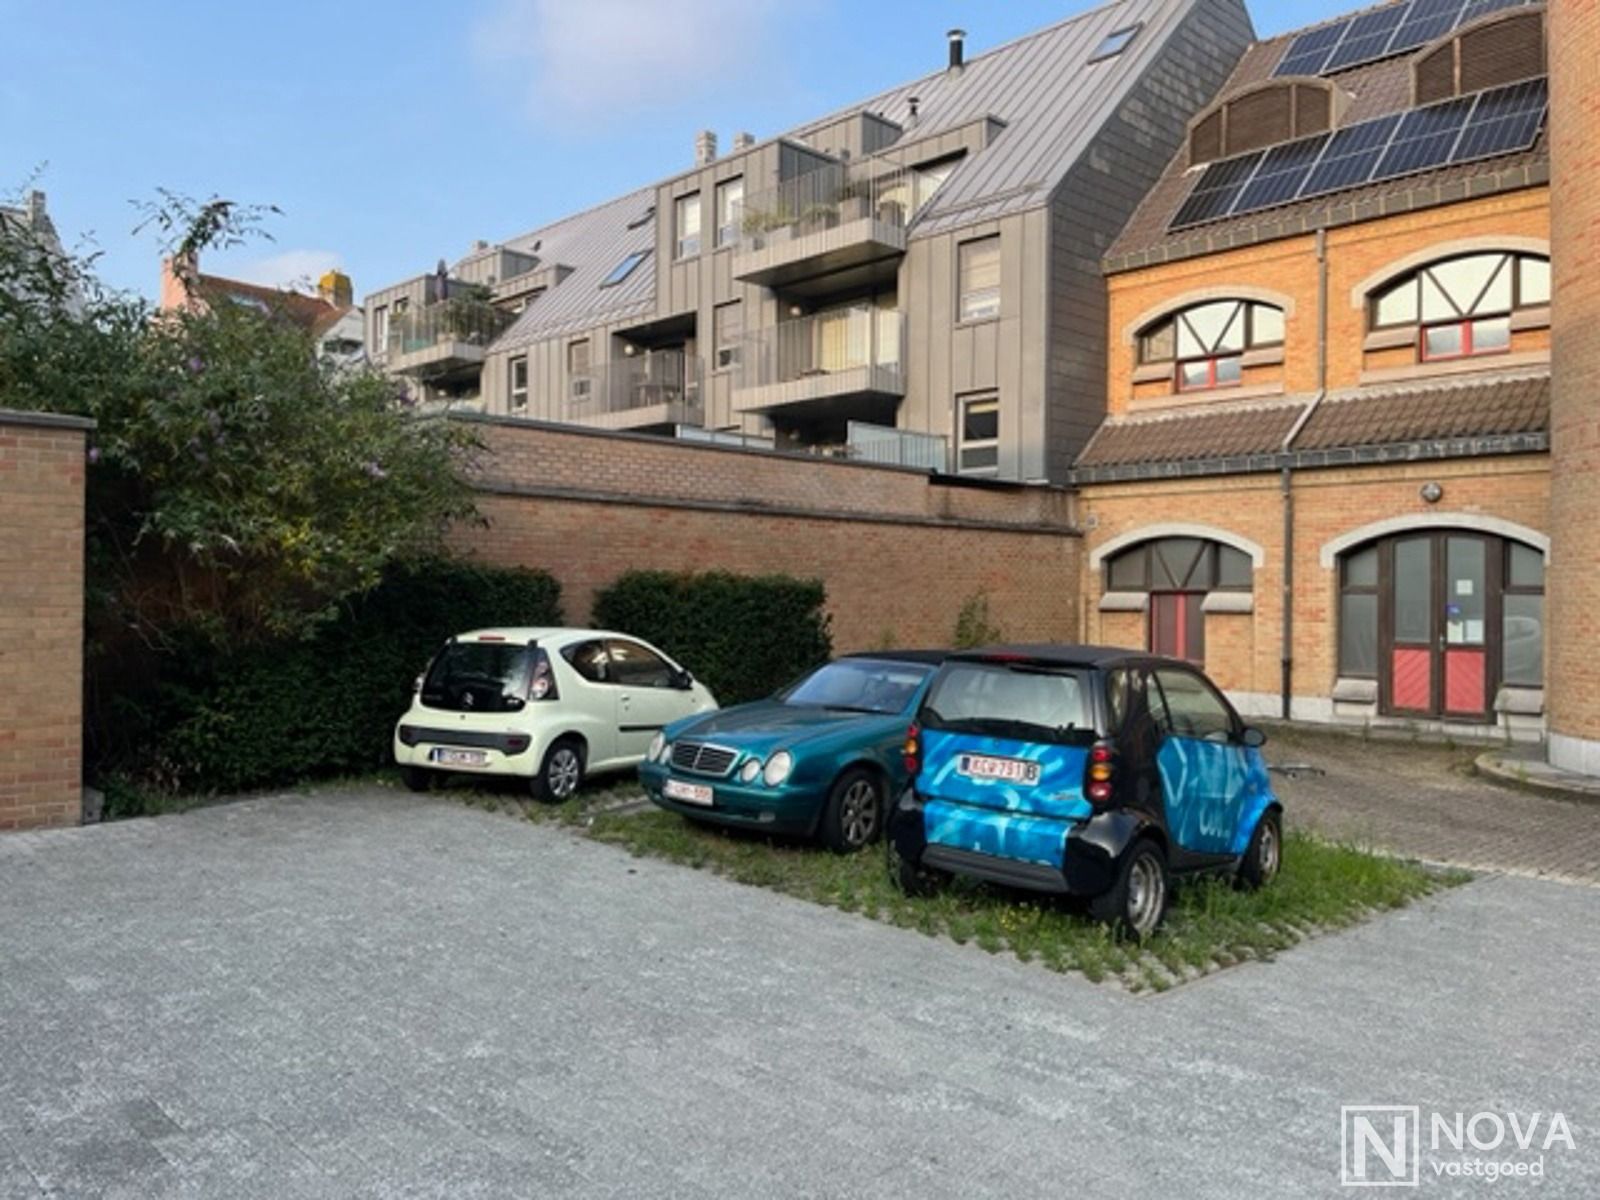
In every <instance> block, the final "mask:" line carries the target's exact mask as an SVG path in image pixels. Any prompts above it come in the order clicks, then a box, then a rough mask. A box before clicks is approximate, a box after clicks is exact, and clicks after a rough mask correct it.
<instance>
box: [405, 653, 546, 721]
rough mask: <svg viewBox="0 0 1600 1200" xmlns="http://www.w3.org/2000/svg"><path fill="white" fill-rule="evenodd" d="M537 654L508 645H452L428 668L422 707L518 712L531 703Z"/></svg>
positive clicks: (456, 710) (424, 678)
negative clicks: (531, 689)
mask: <svg viewBox="0 0 1600 1200" xmlns="http://www.w3.org/2000/svg"><path fill="white" fill-rule="evenodd" d="M533 657H534V654H533V651H532V650H531V649H530V648H529V647H527V646H516V645H512V644H510V643H507V642H451V643H450V644H449V645H448V646H446V647H445V648H444V649H443V650H441V651H439V654H438V656H437V657H436V658H434V660H433V662H432V663H430V664H429V666H428V673H427V674H426V675H425V676H424V677H423V680H422V703H423V704H424V705H425V706H426V707H428V708H440V709H444V710H446V711H448V712H516V711H518V710H519V709H521V708H522V706H523V705H524V704H525V703H526V702H527V699H528V685H529V683H531V682H532V679H533V674H532V672H533Z"/></svg>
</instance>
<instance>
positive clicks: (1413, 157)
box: [1372, 97, 1474, 179]
mask: <svg viewBox="0 0 1600 1200" xmlns="http://www.w3.org/2000/svg"><path fill="white" fill-rule="evenodd" d="M1473 103H1474V101H1473V100H1472V99H1471V98H1470V97H1469V98H1465V99H1459V100H1446V101H1444V102H1443V103H1442V104H1430V105H1429V106H1428V107H1427V108H1415V109H1412V110H1411V111H1410V112H1408V113H1406V115H1405V116H1404V117H1402V118H1401V120H1400V128H1398V129H1396V130H1395V131H1394V138H1393V139H1392V140H1391V141H1390V142H1389V148H1388V149H1387V150H1385V151H1384V152H1383V157H1382V158H1381V159H1379V160H1378V165H1377V167H1376V169H1374V170H1373V172H1372V178H1374V179H1393V178H1394V177H1395V176H1396V175H1411V174H1414V173H1415V172H1417V171H1427V170H1431V169H1432V168H1434V167H1437V166H1440V165H1442V164H1444V163H1447V162H1449V161H1450V155H1451V153H1452V152H1453V151H1454V150H1455V148H1456V141H1457V140H1458V139H1459V138H1460V137H1461V130H1462V129H1463V128H1464V127H1465V126H1466V123H1467V118H1468V117H1469V116H1471V115H1472V106H1473Z"/></svg>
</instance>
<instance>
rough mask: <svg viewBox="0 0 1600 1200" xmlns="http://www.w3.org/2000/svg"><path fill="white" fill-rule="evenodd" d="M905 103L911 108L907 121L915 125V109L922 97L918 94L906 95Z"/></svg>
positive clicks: (920, 102) (919, 105) (920, 103)
mask: <svg viewBox="0 0 1600 1200" xmlns="http://www.w3.org/2000/svg"><path fill="white" fill-rule="evenodd" d="M906 105H907V107H909V108H910V109H911V117H910V122H909V123H910V124H912V125H915V124H916V123H917V109H918V108H920V107H921V106H922V97H920V96H908V97H906Z"/></svg>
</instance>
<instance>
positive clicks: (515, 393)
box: [506, 354, 528, 412]
mask: <svg viewBox="0 0 1600 1200" xmlns="http://www.w3.org/2000/svg"><path fill="white" fill-rule="evenodd" d="M518 368H521V371H522V386H521V387H518V386H517V371H518ZM506 393H507V395H508V396H509V401H508V402H509V404H510V407H511V411H512V412H522V411H523V410H524V409H526V408H527V407H528V356H527V355H526V354H519V355H517V357H516V358H513V359H512V360H511V362H510V363H509V364H508V365H507V372H506ZM518 397H521V398H520V399H518Z"/></svg>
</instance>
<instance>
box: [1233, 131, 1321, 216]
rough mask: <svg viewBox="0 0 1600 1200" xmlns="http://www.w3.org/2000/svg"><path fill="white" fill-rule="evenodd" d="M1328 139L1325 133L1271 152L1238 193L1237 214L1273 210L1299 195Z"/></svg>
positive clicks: (1290, 143)
mask: <svg viewBox="0 0 1600 1200" xmlns="http://www.w3.org/2000/svg"><path fill="white" fill-rule="evenodd" d="M1328 137H1329V135H1328V134H1326V133H1319V134H1317V136H1316V137H1309V138H1301V139H1300V140H1299V141H1298V142H1287V143H1285V144H1284V145H1282V146H1274V147H1273V148H1272V149H1271V150H1268V151H1267V156H1266V157H1265V158H1263V159H1262V160H1261V165H1260V166H1258V167H1257V168H1256V173H1255V174H1254V175H1253V176H1251V178H1250V182H1249V183H1247V184H1246V185H1245V186H1244V190H1243V191H1241V192H1240V193H1239V199H1238V201H1237V202H1236V203H1235V204H1234V206H1233V208H1234V211H1235V212H1254V211H1255V210H1256V209H1258V208H1271V207H1273V206H1274V205H1276V204H1286V203H1288V202H1289V201H1290V200H1293V199H1294V198H1295V197H1296V196H1298V195H1299V194H1300V188H1301V186H1302V185H1304V183H1305V181H1306V176H1307V175H1309V174H1311V168H1312V167H1314V166H1315V165H1316V162H1317V155H1319V154H1321V153H1322V147H1323V146H1324V145H1325V144H1326V143H1327V141H1328Z"/></svg>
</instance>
